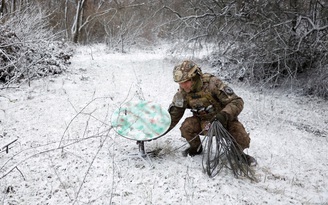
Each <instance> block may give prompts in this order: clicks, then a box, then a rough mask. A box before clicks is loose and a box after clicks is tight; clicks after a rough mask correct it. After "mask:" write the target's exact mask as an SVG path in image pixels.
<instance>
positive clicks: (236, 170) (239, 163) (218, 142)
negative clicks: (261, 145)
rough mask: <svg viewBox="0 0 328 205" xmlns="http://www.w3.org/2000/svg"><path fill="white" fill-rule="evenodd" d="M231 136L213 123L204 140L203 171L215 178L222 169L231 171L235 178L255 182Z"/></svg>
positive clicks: (216, 123)
mask: <svg viewBox="0 0 328 205" xmlns="http://www.w3.org/2000/svg"><path fill="white" fill-rule="evenodd" d="M238 146H239V145H238V144H237V143H236V142H235V140H234V138H233V137H232V136H231V134H230V133H229V132H228V131H227V130H226V129H225V128H224V127H223V126H222V124H221V123H220V122H218V121H214V122H213V123H212V124H211V126H210V127H209V130H208V132H207V135H206V138H205V152H204V154H203V159H202V164H203V169H204V171H205V172H206V173H207V175H208V176H209V177H211V178H212V177H215V176H216V175H217V174H219V172H220V171H221V170H222V168H223V167H226V168H229V169H231V170H232V172H233V174H234V175H235V177H236V178H239V177H240V176H244V177H247V178H249V179H251V180H256V179H255V176H254V173H253V171H252V170H251V168H250V167H249V165H248V162H247V159H246V156H245V155H244V154H243V152H242V151H241V149H240V148H239V147H238Z"/></svg>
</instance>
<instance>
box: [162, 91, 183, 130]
mask: <svg viewBox="0 0 328 205" xmlns="http://www.w3.org/2000/svg"><path fill="white" fill-rule="evenodd" d="M184 96H185V95H184V94H183V93H181V91H178V92H177V93H176V94H175V95H174V97H173V101H172V103H171V105H170V107H169V110H168V111H169V113H170V116H171V124H170V127H169V129H168V130H167V131H166V132H165V133H164V134H163V135H165V134H166V133H168V132H169V131H170V130H172V129H173V128H174V127H175V126H176V125H177V124H178V122H179V121H180V119H181V118H182V117H183V114H184V112H185V110H186V103H185V97H184Z"/></svg>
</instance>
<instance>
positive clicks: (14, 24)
mask: <svg viewBox="0 0 328 205" xmlns="http://www.w3.org/2000/svg"><path fill="white" fill-rule="evenodd" d="M0 20H1V21H3V22H4V25H3V26H0V34H1V35H0V81H1V82H2V83H4V85H5V86H6V85H9V84H11V83H18V82H25V81H30V80H31V79H33V78H37V77H42V76H47V75H51V74H58V73H61V72H63V71H64V70H65V69H66V68H67V65H68V64H69V63H70V61H69V60H70V58H71V56H72V54H73V52H72V49H70V48H69V46H68V45H67V44H66V43H65V42H63V41H58V40H56V36H55V35H54V34H53V33H52V30H51V29H49V27H48V23H47V22H48V21H47V18H46V17H45V14H44V13H42V12H39V11H36V10H31V9H26V10H24V11H21V12H18V13H16V14H15V15H12V16H10V17H6V18H5V17H2V19H0Z"/></svg>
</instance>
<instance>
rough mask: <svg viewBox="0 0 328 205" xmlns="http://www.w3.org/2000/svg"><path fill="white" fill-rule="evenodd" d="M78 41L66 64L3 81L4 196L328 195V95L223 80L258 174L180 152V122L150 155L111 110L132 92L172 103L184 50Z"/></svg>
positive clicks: (50, 200) (259, 198)
mask: <svg viewBox="0 0 328 205" xmlns="http://www.w3.org/2000/svg"><path fill="white" fill-rule="evenodd" d="M76 49H77V50H76V53H75V56H74V57H73V59H72V65H71V67H70V72H67V73H65V74H62V75H58V76H52V77H47V78H44V79H40V80H35V81H32V82H31V85H30V86H28V85H22V86H19V87H17V88H11V89H2V90H0V135H1V136H0V137H1V138H0V139H1V141H0V142H1V143H0V144H1V145H2V144H3V142H5V141H6V140H11V139H16V138H18V140H17V141H16V142H15V143H14V144H13V145H12V146H11V149H10V150H9V153H5V152H4V151H3V150H2V152H1V153H0V187H1V191H0V200H1V204H6V205H7V204H8V205H9V204H40V205H41V204H42V205H44V204H56V205H57V204H58V205H59V204H97V205H98V204H179V205H180V204H195V205H196V204H275V205H276V204H328V156H327V145H328V142H327V136H328V117H327V116H328V102H326V101H324V100H321V99H317V98H313V97H305V96H299V95H296V94H293V93H292V92H290V91H281V90H265V89H263V90H259V89H257V88H252V87H250V86H248V85H246V84H231V85H230V86H231V87H232V88H233V89H234V90H235V92H236V93H237V94H238V95H239V96H241V97H242V98H243V99H244V101H245V108H244V110H243V112H242V113H241V115H240V120H241V121H242V122H243V124H244V125H245V127H246V129H247V130H248V131H249V132H250V133H251V139H252V141H251V147H250V148H249V149H248V150H246V152H247V153H248V154H250V155H252V156H254V157H256V159H257V160H258V163H259V164H258V166H257V167H255V168H254V170H255V174H256V177H257V179H258V181H256V182H255V181H250V180H249V179H247V178H242V177H241V178H238V179H237V178H235V177H234V176H233V173H232V172H231V171H230V170H227V169H223V170H222V171H221V172H220V174H219V175H218V176H216V177H214V178H209V177H208V176H207V175H206V173H204V172H203V169H202V157H201V156H196V157H183V156H182V155H181V151H182V150H183V149H184V148H186V146H185V141H184V139H183V138H181V137H180V131H179V125H178V126H176V128H174V129H173V130H172V131H171V132H169V133H168V134H167V135H166V136H164V137H161V138H159V139H156V140H154V141H151V142H146V143H145V146H146V149H147V150H155V151H157V152H158V153H157V155H156V156H154V157H151V161H152V164H153V166H150V165H149V163H147V162H145V161H143V160H142V159H141V158H138V157H136V156H132V154H136V153H138V146H137V145H136V143H135V142H134V141H132V140H128V139H125V138H123V137H120V136H118V135H117V134H116V133H115V131H114V130H113V129H111V127H110V117H111V114H112V112H113V111H114V110H115V109H116V108H118V107H119V106H120V105H121V104H122V103H123V102H125V101H126V100H128V99H145V100H150V101H154V102H156V103H159V104H161V105H162V106H163V107H164V108H166V107H168V106H169V104H170V103H171V100H172V97H173V95H174V93H175V91H176V89H177V88H178V85H177V84H175V83H174V82H173V80H172V69H173V67H174V65H175V64H176V63H178V62H181V61H182V60H184V58H188V57H190V56H188V55H186V54H184V55H182V54H181V55H180V56H174V57H173V56H169V55H168V54H167V52H166V51H167V49H166V47H161V48H156V49H153V50H151V49H149V50H146V49H145V50H136V51H131V52H130V53H125V54H118V53H110V52H108V51H107V50H106V48H105V46H103V45H95V46H92V47H90V46H89V47H82V46H80V47H77V48H76ZM202 55H204V54H203V53H202ZM202 67H205V66H202ZM205 70H206V69H205ZM208 70H210V69H208ZM188 115H190V113H189V112H186V114H185V116H184V117H186V116H188ZM182 121H183V120H181V122H182Z"/></svg>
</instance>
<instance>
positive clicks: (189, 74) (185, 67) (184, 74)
mask: <svg viewBox="0 0 328 205" xmlns="http://www.w3.org/2000/svg"><path fill="white" fill-rule="evenodd" d="M197 74H199V75H201V69H200V68H199V67H198V66H197V65H196V64H195V63H194V62H192V61H189V60H185V61H183V62H182V63H181V64H180V65H177V66H175V67H174V69H173V80H174V82H176V83H183V82H186V81H188V80H190V79H191V78H193V77H195V76H196V75H197Z"/></svg>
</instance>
